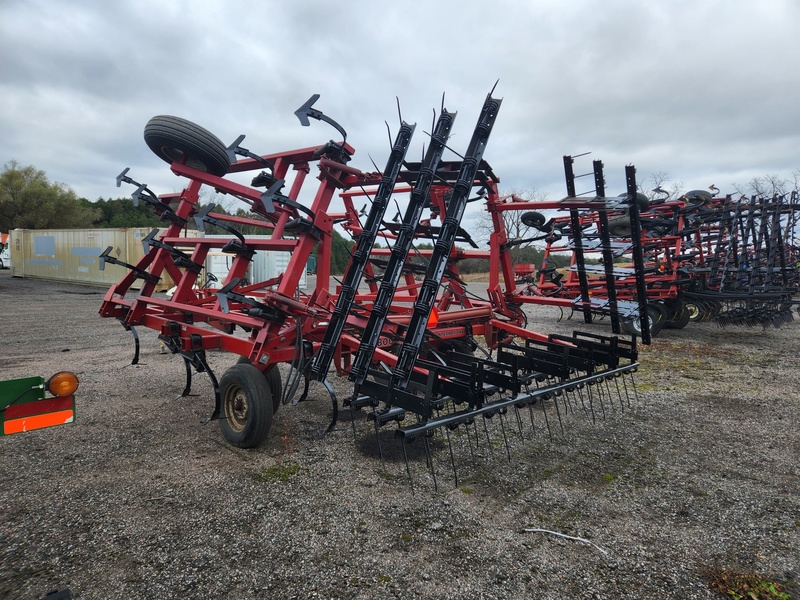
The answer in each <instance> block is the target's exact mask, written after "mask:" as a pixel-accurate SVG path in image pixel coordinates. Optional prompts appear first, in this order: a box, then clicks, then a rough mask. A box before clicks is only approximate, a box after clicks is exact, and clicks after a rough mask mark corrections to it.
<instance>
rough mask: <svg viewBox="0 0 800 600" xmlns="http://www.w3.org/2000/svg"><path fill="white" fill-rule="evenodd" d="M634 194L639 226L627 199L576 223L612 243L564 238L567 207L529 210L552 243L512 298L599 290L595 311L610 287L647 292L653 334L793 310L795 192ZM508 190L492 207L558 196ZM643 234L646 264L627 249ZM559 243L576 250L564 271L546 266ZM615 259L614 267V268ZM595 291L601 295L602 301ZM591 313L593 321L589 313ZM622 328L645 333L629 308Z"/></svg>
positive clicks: (620, 294)
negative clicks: (526, 196) (528, 196)
mask: <svg viewBox="0 0 800 600" xmlns="http://www.w3.org/2000/svg"><path fill="white" fill-rule="evenodd" d="M564 165H565V169H566V175H567V188H568V192H569V194H570V196H574V195H575V189H574V181H575V177H574V175H573V172H572V158H571V157H565V159H564ZM593 174H594V180H595V189H594V190H593V193H595V194H597V195H599V196H602V195H603V176H602V163H600V162H599V161H595V162H594V173H593ZM638 197H639V202H638V204H639V209H640V211H641V215H640V217H641V218H640V219H639V225H640V227H639V228H638V229H635V228H632V227H631V225H630V221H629V219H628V217H627V216H626V215H625V214H624V213H625V208H624V207H621V210H619V211H616V212H614V213H607V215H605V217H606V222H603V215H599V214H598V215H597V216H596V217H594V218H592V216H591V215H584V217H583V218H582V220H580V221H579V223H576V224H575V225H574V226H575V227H577V226H579V227H580V228H581V230H582V231H583V232H584V236H585V237H590V238H591V237H598V236H599V233H600V232H601V231H602V230H603V229H604V228H607V229H608V231H609V233H610V235H611V236H612V237H614V238H615V239H616V242H615V243H616V244H617V246H616V247H615V248H613V249H612V251H611V252H608V251H603V249H602V248H601V247H599V246H593V245H591V244H589V245H584V247H582V248H581V247H579V246H578V245H576V244H574V243H573V241H572V240H571V239H568V240H566V241H565V240H564V236H563V232H564V231H568V230H569V228H570V227H572V226H573V223H572V222H571V220H570V219H568V218H566V217H556V218H553V219H551V220H550V221H547V222H546V220H545V218H544V217H543V216H542V215H541V213H538V212H532V213H528V214H527V215H525V216H523V220H526V217H527V223H528V224H529V225H530V226H531V227H532V228H534V229H537V230H538V231H540V232H541V236H540V237H539V238H537V239H542V240H544V241H545V243H546V247H545V261H544V265H543V266H542V268H541V270H538V271H536V270H535V268H534V267H535V266H533V265H532V266H531V268H529V269H528V270H527V271H526V272H523V273H517V275H518V276H519V275H522V276H523V277H522V278H521V280H520V281H519V284H520V287H518V289H517V291H516V293H515V294H514V301H516V302H531V303H535V304H547V305H555V306H561V307H565V308H572V309H574V308H575V304H574V303H575V302H576V301H580V300H581V298H585V297H586V296H587V294H588V295H589V296H590V297H592V298H593V303H592V305H591V307H590V312H591V313H593V314H594V315H596V314H604V311H605V306H606V304H605V303H604V302H605V301H606V300H608V301H610V300H611V298H612V297H613V296H616V298H617V300H618V301H620V300H621V301H629V300H631V299H638V298H646V301H647V307H646V308H647V315H648V318H649V320H650V324H651V333H652V335H656V334H657V333H658V332H659V331H660V330H661V328H662V327H667V328H682V327H685V326H686V325H687V324H688V323H689V322H690V321H692V320H708V319H713V320H714V321H716V322H717V323H718V324H719V325H721V326H724V325H748V326H752V325H761V326H775V327H779V326H780V325H781V324H782V323H784V322H786V321H790V320H791V319H792V313H791V307H792V305H793V304H796V301H794V300H793V299H792V297H793V295H794V294H795V293H796V292H797V289H798V284H800V270H798V258H799V256H800V245H798V240H797V237H796V236H798V235H800V233H798V223H800V203H798V195H797V193H796V192H793V193H792V194H791V195H786V196H774V197H773V198H758V197H752V198H750V199H749V200H748V199H747V198H745V197H742V198H741V199H739V200H734V199H732V198H731V197H730V196H728V197H726V198H716V199H715V198H713V197H712V195H711V194H709V193H708V192H704V191H693V192H689V193H687V194H685V195H683V196H681V197H680V198H678V199H677V200H674V201H668V200H665V199H664V198H661V199H655V200H653V201H650V200H648V199H647V197H645V196H644V195H642V194H639V196H638ZM505 200H506V202H503V203H500V204H497V205H495V206H492V205H491V204H490V205H489V208H490V210H494V211H497V212H499V211H503V210H534V209H535V210H537V211H540V210H545V209H551V208H554V207H555V206H556V205H557V204H558V203H552V202H536V203H525V202H520V201H518V199H517V198H515V197H513V196H512V197H510V198H507V199H505ZM562 202H563V201H562ZM637 242H638V245H639V246H640V247H641V249H642V252H643V262H642V264H641V265H639V264H637V263H636V262H635V260H634V259H633V258H632V257H629V256H625V253H626V244H627V247H631V246H632V244H634V243H637ZM501 252H502V246H501ZM563 252H569V253H571V256H572V258H571V266H570V268H569V271H568V272H567V274H566V276H565V275H564V274H562V273H559V272H557V270H556V269H554V268H548V266H547V260H548V258H549V257H551V256H553V255H555V254H557V253H563ZM591 253H593V258H595V259H596V260H594V261H591V262H594V263H596V264H591V265H587V264H586V261H587V257H588V256H592V254H591ZM589 260H591V259H589ZM612 263H613V265H614V266H613V268H609V267H610V266H611V265H612ZM636 273H640V274H641V275H643V278H644V288H643V289H641V288H639V287H637V286H638V282H637V279H636ZM612 277H613V278H615V280H614V281H612ZM598 298H600V299H602V301H600V302H599V303H598V301H597V299H598ZM620 312H621V313H622V314H623V315H625V313H624V311H620ZM585 314H586V319H587V322H589V320H590V318H591V316H592V315H590V314H589V313H588V312H586V313H585ZM615 327H616V325H615ZM622 328H623V330H624V331H626V332H627V333H631V334H634V335H639V334H641V323H640V320H639V319H638V318H637V317H636V316H635V315H632V316H630V317H627V316H623V320H622ZM615 331H616V329H615Z"/></svg>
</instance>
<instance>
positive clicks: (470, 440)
mask: <svg viewBox="0 0 800 600" xmlns="http://www.w3.org/2000/svg"><path fill="white" fill-rule="evenodd" d="M469 425H470V424H469V423H466V424H465V425H464V431H466V433H467V444H469V453H470V454H471V455H472V464H473V465H474V464H477V463H478V457H477V455H476V454H475V452H476V451H477V449H478V430H477V429H475V450H473V449H472V438H471V437H470V435H469ZM472 425H473V427H474V425H475V421H474V420H473V421H472Z"/></svg>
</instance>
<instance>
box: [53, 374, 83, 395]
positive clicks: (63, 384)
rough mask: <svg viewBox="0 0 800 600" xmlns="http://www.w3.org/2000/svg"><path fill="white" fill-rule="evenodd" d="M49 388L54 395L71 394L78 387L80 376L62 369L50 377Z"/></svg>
mask: <svg viewBox="0 0 800 600" xmlns="http://www.w3.org/2000/svg"><path fill="white" fill-rule="evenodd" d="M47 389H48V390H50V393H51V394H53V396H71V395H72V394H74V393H75V390H77V389H78V377H77V376H76V375H75V373H70V372H69V371H61V372H60V373H56V374H55V375H53V376H52V377H51V378H50V380H49V381H48V382H47Z"/></svg>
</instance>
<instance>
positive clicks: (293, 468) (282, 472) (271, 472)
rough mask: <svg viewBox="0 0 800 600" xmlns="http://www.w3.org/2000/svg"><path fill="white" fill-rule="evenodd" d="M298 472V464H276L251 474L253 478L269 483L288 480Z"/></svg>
mask: <svg viewBox="0 0 800 600" xmlns="http://www.w3.org/2000/svg"><path fill="white" fill-rule="evenodd" d="M299 472H300V465H295V464H291V465H276V466H274V467H269V468H268V469H265V470H264V471H262V472H261V473H256V474H255V475H253V479H255V480H256V481H259V482H261V483H271V482H273V481H288V479H289V478H290V477H294V476H295V475H297V474H298V473H299Z"/></svg>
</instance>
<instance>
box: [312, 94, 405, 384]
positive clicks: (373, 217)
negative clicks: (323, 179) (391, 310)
mask: <svg viewBox="0 0 800 600" xmlns="http://www.w3.org/2000/svg"><path fill="white" fill-rule="evenodd" d="M309 110H310V109H309ZM304 114H305V113H304ZM312 116H313V115H312ZM306 120H307V118H306ZM415 127H416V126H415V125H408V124H407V123H402V124H401V125H400V130H399V131H398V133H397V138H396V139H395V142H394V145H393V146H392V151H391V153H390V155H389V160H388V162H387V164H386V169H385V170H384V175H383V177H382V178H381V183H380V185H379V186H378V191H377V193H376V194H375V198H374V199H373V202H372V208H371V209H370V212H369V215H368V217H367V222H366V224H365V226H364V231H362V232H361V235H360V236H358V242H357V243H356V248H355V251H354V252H353V258H352V260H351V261H350V264H349V266H348V268H347V271H346V272H345V275H344V279H343V281H342V288H341V292H340V293H339V296H338V298H337V300H336V306H335V308H334V309H333V312H332V313H331V318H330V321H329V323H328V327H327V329H326V330H325V337H324V339H323V340H322V344H321V345H320V348H319V351H318V352H317V355H316V357H315V358H314V362H313V364H312V365H311V373H312V375H313V377H314V378H315V379H317V380H320V381H321V380H322V379H324V378H325V377H326V376H327V373H328V368H329V367H330V364H331V361H332V360H333V354H334V352H335V351H336V347H337V345H338V344H339V341H340V339H341V337H342V330H343V329H344V325H345V322H346V321H347V317H348V315H349V314H350V308H351V307H352V305H353V301H354V299H355V295H356V292H357V291H358V286H359V284H360V283H361V278H362V276H363V274H364V268H365V267H366V265H367V262H368V261H369V253H370V250H371V249H372V246H373V245H374V244H375V240H376V238H377V237H378V230H379V228H380V226H381V222H382V220H383V215H384V213H385V212H386V208H387V206H388V205H389V200H390V199H391V195H392V192H393V190H394V187H395V184H396V182H397V177H398V175H399V174H400V168H401V167H402V166H403V161H404V160H405V156H406V152H407V151H408V147H409V145H410V144H411V138H412V136H413V135H414V129H415Z"/></svg>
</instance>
